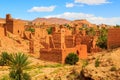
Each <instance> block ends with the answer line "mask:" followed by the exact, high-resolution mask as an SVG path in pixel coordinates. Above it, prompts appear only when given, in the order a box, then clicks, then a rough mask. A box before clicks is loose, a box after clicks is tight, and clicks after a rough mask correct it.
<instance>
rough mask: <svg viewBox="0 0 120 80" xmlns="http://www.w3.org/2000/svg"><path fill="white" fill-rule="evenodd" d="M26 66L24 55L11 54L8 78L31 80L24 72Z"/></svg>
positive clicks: (26, 59) (26, 61)
mask: <svg viewBox="0 0 120 80" xmlns="http://www.w3.org/2000/svg"><path fill="white" fill-rule="evenodd" d="M28 65H29V62H28V57H27V56H26V55H25V54H23V53H16V54H12V55H11V59H10V73H9V75H10V78H11V79H14V80H31V78H30V76H29V75H28V74H27V73H25V72H24V70H25V69H26V68H27V67H28Z"/></svg>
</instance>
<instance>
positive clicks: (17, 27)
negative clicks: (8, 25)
mask: <svg viewBox="0 0 120 80" xmlns="http://www.w3.org/2000/svg"><path fill="white" fill-rule="evenodd" d="M24 26H25V24H24V23H23V22H22V21H19V20H15V21H13V34H17V35H20V36H21V37H23V32H24V29H25V28H24Z"/></svg>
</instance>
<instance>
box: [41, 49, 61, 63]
mask: <svg viewBox="0 0 120 80" xmlns="http://www.w3.org/2000/svg"><path fill="white" fill-rule="evenodd" d="M40 59H41V60H46V61H52V62H59V63H62V62H61V61H62V50H61V49H52V50H49V49H40Z"/></svg>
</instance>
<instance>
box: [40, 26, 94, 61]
mask: <svg viewBox="0 0 120 80" xmlns="http://www.w3.org/2000/svg"><path fill="white" fill-rule="evenodd" d="M54 31H55V30H54ZM85 33H86V32H85V31H83V33H82V34H80V33H75V34H67V33H66V29H65V28H61V29H60V31H58V32H53V34H52V35H50V36H49V43H45V42H42V43H43V44H42V45H43V46H45V48H41V49H40V59H42V60H46V61H53V62H59V63H64V61H65V58H66V56H67V55H68V54H69V53H71V52H74V53H76V54H77V55H78V56H79V58H80V59H86V58H87V54H88V52H89V51H90V50H91V47H92V44H93V41H92V40H93V39H92V38H91V37H89V36H87V35H86V34H85Z"/></svg>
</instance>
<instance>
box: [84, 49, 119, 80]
mask: <svg viewBox="0 0 120 80" xmlns="http://www.w3.org/2000/svg"><path fill="white" fill-rule="evenodd" d="M82 74H83V75H84V76H85V77H86V78H87V79H89V80H120V49H117V50H113V51H110V52H101V53H99V54H97V55H95V56H90V57H89V64H88V65H87V66H86V67H85V68H83V70H82Z"/></svg>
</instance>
